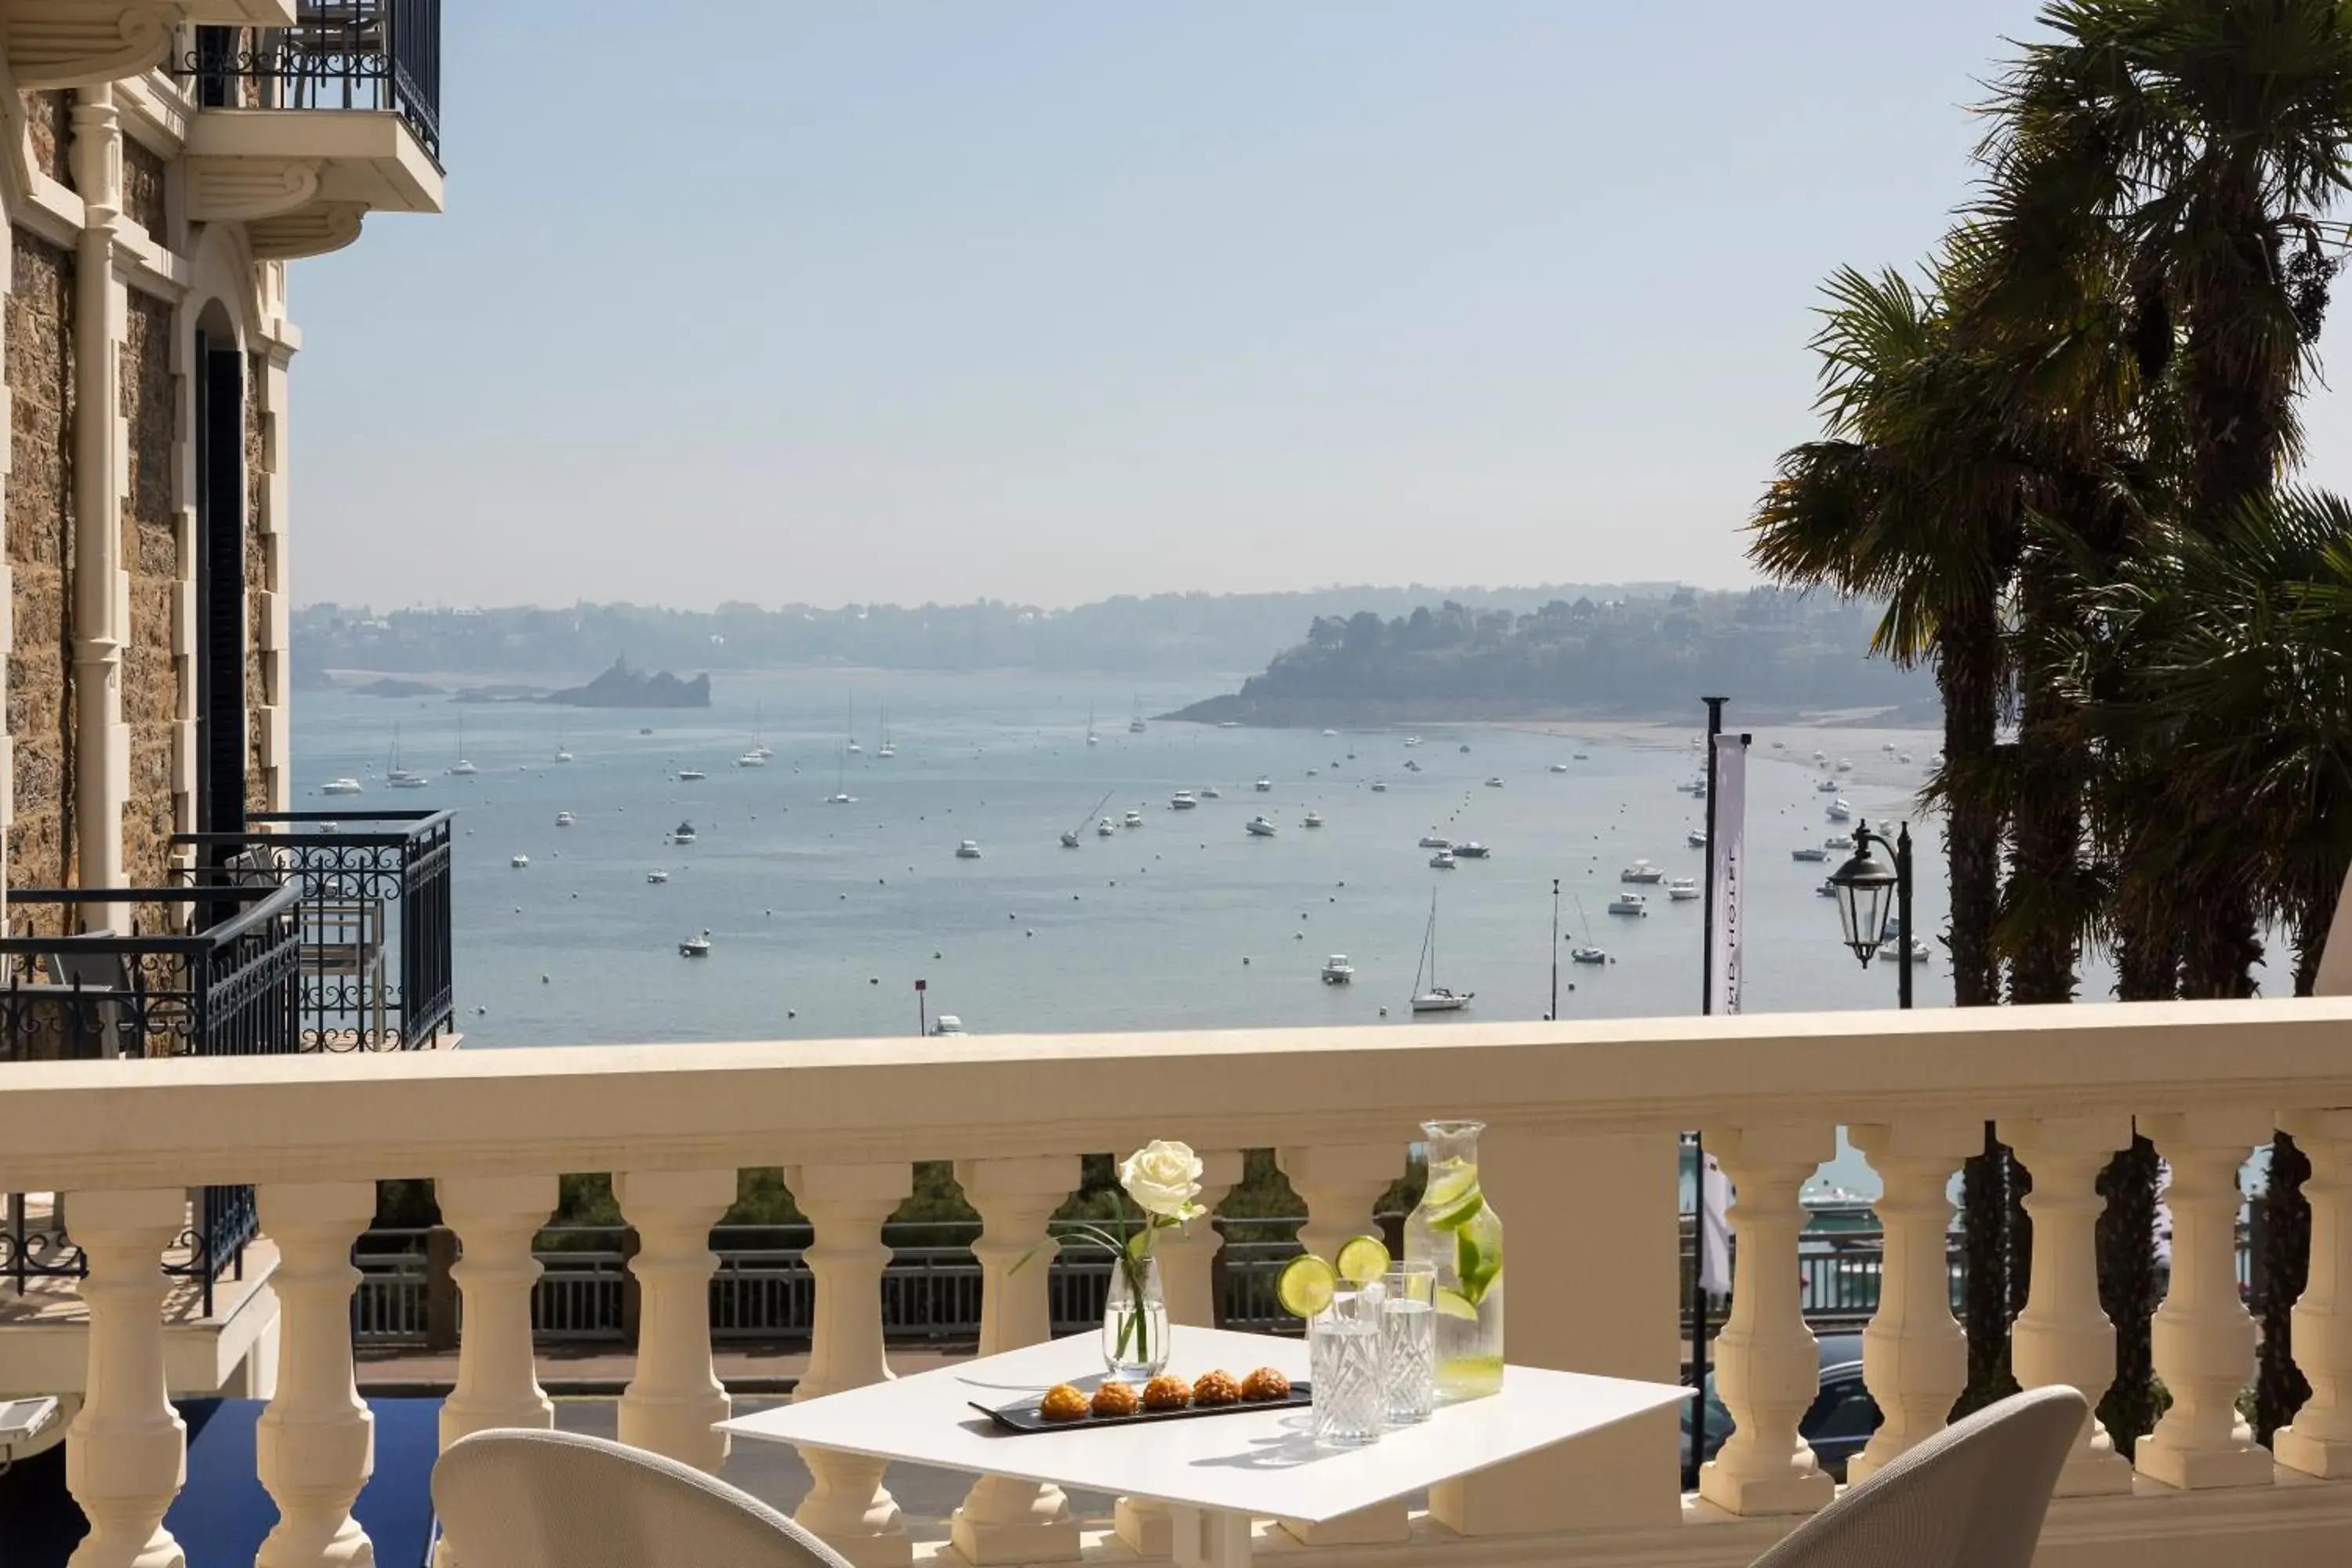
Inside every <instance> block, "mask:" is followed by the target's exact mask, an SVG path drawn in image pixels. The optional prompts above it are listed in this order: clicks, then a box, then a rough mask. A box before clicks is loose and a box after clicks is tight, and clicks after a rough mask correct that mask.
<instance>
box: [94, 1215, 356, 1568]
mask: <svg viewBox="0 0 2352 1568" xmlns="http://www.w3.org/2000/svg"><path fill="white" fill-rule="evenodd" d="M259 1205H260V1220H261V1228H262V1230H263V1231H264V1232H265V1233H267V1234H268V1237H269V1238H270V1239H271V1240H272V1241H275V1242H276V1243H277V1244H278V1272H277V1273H276V1274H275V1275H273V1276H272V1277H271V1279H270V1285H271V1288H272V1289H275V1290H276V1291H277V1292H278V1310H279V1318H278V1325H279V1326H278V1334H279V1340H278V1392H277V1393H276V1394H275V1395H274V1396H272V1398H271V1399H270V1401H269V1405H268V1408H267V1409H265V1410H264V1411H263V1412H262V1413H261V1419H260V1421H259V1423H258V1424H257V1426H256V1427H255V1430H254V1436H253V1443H254V1467H255V1468H256V1469H257V1471H258V1472H259V1474H260V1477H261V1484H262V1485H263V1487H265V1488H267V1489H268V1492H269V1496H270V1500H272V1501H274V1502H276V1503H277V1505H278V1523H277V1525H276V1526H275V1527H274V1528H273V1529H271V1531H269V1536H268V1539H267V1540H265V1541H264V1542H262V1543H261V1551H260V1552H259V1554H258V1555H257V1557H256V1558H255V1559H254V1562H255V1564H256V1568H367V1565H368V1564H370V1563H373V1562H374V1561H375V1548H374V1547H373V1544H372V1543H371V1542H369V1540H368V1536H367V1531H363V1530H362V1529H361V1528H360V1525H359V1521H357V1520H355V1519H353V1518H352V1503H353V1502H355V1501H356V1500H358V1498H359V1495H360V1489H362V1487H364V1486H366V1485H367V1479H368V1477H369V1476H370V1475H371V1474H373V1472H374V1469H375V1417H374V1415H372V1414H371V1413H370V1412H369V1410H368V1407H367V1405H366V1403H365V1402H364V1401H363V1400H362V1399H361V1398H360V1392H359V1385H358V1384H357V1383H356V1382H355V1381H354V1379H353V1377H352V1288H353V1287H354V1286H356V1285H357V1284H358V1283H359V1278H360V1271H359V1270H358V1269H356V1268H352V1241H353V1240H354V1239H356V1238H357V1237H358V1236H359V1234H360V1232H362V1231H363V1230H365V1229H366V1228H367V1227H368V1225H369V1223H370V1222H371V1221H372V1220H373V1219H374V1217H375V1184H374V1183H373V1182H320V1183H288V1184H272V1185H268V1186H264V1187H263V1188H262V1189H261V1191H260V1194H259ZM75 1217H76V1218H77V1219H79V1217H80V1216H79V1215H76V1216H75Z"/></svg>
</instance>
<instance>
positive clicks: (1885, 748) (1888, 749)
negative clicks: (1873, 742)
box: [1878, 741, 1895, 757]
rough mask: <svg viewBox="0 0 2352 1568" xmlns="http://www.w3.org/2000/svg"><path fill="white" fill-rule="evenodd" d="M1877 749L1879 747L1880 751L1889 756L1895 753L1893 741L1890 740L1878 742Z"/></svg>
mask: <svg viewBox="0 0 2352 1568" xmlns="http://www.w3.org/2000/svg"><path fill="white" fill-rule="evenodd" d="M1878 749H1879V750H1880V751H1882V752H1885V753H1886V754H1887V755H1888V756H1890V757H1891V756H1893V755H1894V754H1895V742H1892V741H1885V742H1880V743H1879V747H1878Z"/></svg>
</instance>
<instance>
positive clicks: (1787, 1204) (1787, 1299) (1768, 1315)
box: [1698, 1125, 1837, 1514]
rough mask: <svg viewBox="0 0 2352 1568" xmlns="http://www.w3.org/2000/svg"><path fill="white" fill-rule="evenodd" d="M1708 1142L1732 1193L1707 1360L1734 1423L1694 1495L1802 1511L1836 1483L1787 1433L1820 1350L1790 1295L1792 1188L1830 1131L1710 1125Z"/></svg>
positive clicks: (1815, 1380)
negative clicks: (1724, 1310)
mask: <svg viewBox="0 0 2352 1568" xmlns="http://www.w3.org/2000/svg"><path fill="white" fill-rule="evenodd" d="M1707 1148H1708V1151H1709V1152H1712V1153H1713V1154H1714V1155H1715V1156H1716V1157H1717V1159H1718V1160H1719V1161H1720V1162H1721V1163H1722V1165H1723V1168H1724V1171H1725V1173H1727V1174H1728V1175H1729V1176H1730V1178H1731V1184H1732V1189H1733V1194H1734V1197H1733V1202H1732V1207H1731V1230H1732V1236H1733V1239H1734V1242H1735V1245H1736V1247H1737V1251H1736V1253H1735V1255H1734V1269H1735V1273H1734V1276H1733V1279H1732V1288H1731V1316H1730V1318H1729V1319H1728V1320H1727V1321H1726V1322H1725V1323H1724V1326H1723V1329H1722V1331H1721V1332H1719V1333H1717V1335H1716V1337H1715V1365H1716V1386H1717V1389H1718V1390H1719V1391H1720V1392H1721V1394H1722V1395H1723V1403H1724V1406H1725V1408H1727V1410H1729V1411H1730V1412H1731V1419H1732V1421H1733V1423H1734V1424H1735V1425H1736V1426H1738V1431H1736V1432H1734V1433H1733V1434H1732V1435H1731V1437H1730V1439H1729V1441H1727V1442H1726V1443H1725V1444H1724V1446H1723V1447H1722V1449H1721V1450H1720V1451H1719V1452H1717V1455H1716V1457H1715V1458H1713V1459H1711V1460H1709V1461H1707V1463H1706V1465H1704V1466H1703V1467H1701V1468H1700V1470H1699V1476H1698V1490H1699V1496H1700V1497H1702V1498H1704V1499H1705V1500H1706V1501H1708V1502H1711V1503H1713V1504H1715V1505H1716V1506H1717V1508H1721V1509H1724V1510H1727V1511H1729V1512H1731V1513H1738V1514H1769V1513H1811V1512H1812V1511H1813V1510H1816V1509H1818V1508H1820V1507H1821V1506H1822V1504H1824V1503H1826V1502H1828V1501H1829V1500H1830V1497H1831V1495H1832V1493H1833V1492H1834V1491H1835V1490H1836V1489H1835V1487H1834V1486H1832V1484H1831V1481H1830V1478H1829V1477H1828V1476H1827V1475H1826V1474H1824V1473H1823V1472H1822V1469H1821V1468H1820V1467H1819V1466H1818V1465H1816V1464H1815V1463H1814V1460H1813V1451H1812V1448H1811V1446H1810V1445H1808V1444H1807V1443H1806V1442H1805V1440H1804V1439H1803V1438H1802V1437H1800V1436H1797V1423H1798V1422H1799V1421H1801V1420H1802V1419H1803V1418H1804V1414H1805V1412H1806V1411H1807V1410H1808V1409H1810V1408H1811V1405H1812V1403H1813V1400H1814V1398H1815V1397H1816V1396H1817V1395H1818V1394H1819V1393H1820V1389H1821V1361H1820V1347H1819V1346H1818V1345H1817V1344H1816V1343H1815V1342H1814V1340H1813V1334H1812V1331H1811V1329H1808V1328H1807V1327H1805V1315H1804V1310H1803V1303H1802V1301H1801V1298H1800V1281H1799V1277H1798V1270H1797V1235H1798V1233H1799V1232H1800V1231H1801V1230H1802V1229H1804V1226H1805V1211H1804V1207H1803V1205H1801V1204H1800V1203H1799V1202H1798V1201H1797V1194H1798V1191H1799V1189H1800V1188H1801V1187H1802V1186H1803V1185H1804V1184H1805V1181H1806V1179H1807V1178H1809V1177H1810V1176H1811V1175H1812V1173H1813V1172H1814V1171H1815V1170H1816V1169H1817V1168H1818V1167H1819V1166H1820V1165H1821V1163H1822V1161H1824V1160H1827V1159H1828V1158H1829V1157H1830V1156H1831V1155H1832V1154H1833V1153H1835V1152H1836V1151H1837V1140H1836V1137H1835V1135H1834V1133H1833V1132H1832V1130H1831V1129H1829V1128H1827V1127H1811V1126H1805V1127H1796V1126H1786V1125H1783V1126H1775V1127H1745V1128H1740V1129H1738V1130H1737V1131H1730V1132H1726V1133H1721V1134H1717V1133H1715V1132H1713V1131H1710V1132H1709V1134H1708V1139H1707Z"/></svg>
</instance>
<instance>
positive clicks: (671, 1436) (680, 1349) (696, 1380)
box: [613, 1171, 735, 1475]
mask: <svg viewBox="0 0 2352 1568" xmlns="http://www.w3.org/2000/svg"><path fill="white" fill-rule="evenodd" d="M613 1197H614V1200H615V1201H616V1202H617V1203H619V1205H621V1214H622V1216H623V1217H624V1218H625V1219H626V1220H627V1221H628V1222H629V1223H630V1224H631V1225H632V1226H635V1227H636V1232H637V1255H636V1256H635V1258H631V1259H629V1272H630V1273H631V1274H633V1275H634V1276H635V1278H636V1281H637V1374H636V1376H635V1377H633V1378H631V1379H630V1380H629V1386H628V1387H627V1388H626V1389H625V1390H623V1391H622V1394H621V1404H620V1409H619V1412H618V1415H619V1435H620V1439H621V1441H622V1442H624V1443H629V1444H634V1445H635V1447H640V1448H650V1449H652V1450H653V1451H654V1452H655V1453H656V1454H667V1455H668V1456H669V1457H670V1458H673V1459H676V1460H677V1461H678V1462H679V1463H680V1464H685V1465H692V1466H694V1467H696V1468H698V1469H704V1470H709V1471H710V1472H711V1473H712V1474H714V1475H715V1474H717V1473H718V1470H719V1466H721V1465H722V1464H724V1463H726V1461H727V1447H728V1444H727V1434H726V1433H724V1432H715V1431H713V1430H711V1426H712V1423H714V1422H719V1421H724V1420H726V1419H727V1416H728V1415H729V1413H730V1409H731V1405H730V1401H729V1399H728V1397H727V1390H726V1389H725V1388H724V1387H722V1386H721V1385H720V1384H719V1376H718V1373H716V1372H714V1371H713V1370H712V1369H711V1365H710V1276H711V1273H712V1271H713V1270H715V1269H716V1268H718V1267H719V1255H718V1254H717V1253H715V1252H713V1251H711V1250H710V1227H711V1226H714V1225H717V1224H718V1223H719V1216H720V1215H724V1214H725V1213H726V1212H727V1209H728V1206H729V1205H731V1204H733V1203H734V1201H735V1173H734V1172H732V1171H625V1172H620V1173H615V1174H614V1177H613Z"/></svg>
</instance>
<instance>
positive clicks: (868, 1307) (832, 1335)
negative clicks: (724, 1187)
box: [784, 1161, 915, 1568]
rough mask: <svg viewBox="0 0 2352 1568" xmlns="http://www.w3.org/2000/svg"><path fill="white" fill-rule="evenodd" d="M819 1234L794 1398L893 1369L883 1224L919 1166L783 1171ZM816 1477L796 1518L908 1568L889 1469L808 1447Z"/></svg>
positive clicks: (844, 1550)
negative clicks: (885, 1323) (812, 1307)
mask: <svg viewBox="0 0 2352 1568" xmlns="http://www.w3.org/2000/svg"><path fill="white" fill-rule="evenodd" d="M784 1184H785V1185H786V1186H788V1187H790V1188H791V1189H792V1193H793V1198H794V1199H795V1200H797V1201H798V1202H799V1204H800V1206H801V1212H802V1213H803V1214H804V1215H808V1217H809V1224H810V1225H811V1226H813V1227H814V1230H815V1233H816V1234H815V1239H814V1241H813V1242H812V1243H811V1244H810V1246H809V1249H808V1254H807V1257H808V1268H809V1272H810V1273H811V1274H812V1275H814V1276H815V1279H816V1325H815V1329H814V1332H813V1333H812V1334H811V1335H810V1342H809V1364H808V1372H807V1374H806V1375H804V1376H803V1378H802V1379H801V1380H800V1384H799V1386H797V1387H796V1388H794V1389H793V1398H794V1399H796V1400H799V1399H816V1398H820V1397H822V1396H823V1395H824V1394H837V1393H839V1392H840V1391H841V1390H843V1389H845V1388H863V1387H865V1386H866V1384H869V1383H879V1382H881V1381H882V1380H883V1379H885V1378H887V1377H888V1376H889V1375H890V1363H889V1360H888V1358H887V1356H885V1355H884V1353H883V1347H882V1270H883V1269H884V1268H887V1267H888V1265H889V1262H890V1249H889V1248H888V1247H885V1246H884V1245H883V1244H882V1222H883V1221H884V1220H886V1219H888V1218H889V1217H890V1214H891V1211H892V1210H894V1209H896V1208H897V1207H898V1205H900V1204H902V1203H904V1202H906V1200H907V1196H908V1194H909V1193H911V1192H913V1191H914V1184H915V1177H914V1168H913V1166H911V1165H910V1164H908V1163H906V1162H904V1161H893V1162H889V1163H880V1164H871V1163H866V1164H826V1165H794V1166H787V1167H786V1168H785V1170H784ZM800 1456H801V1462H802V1463H803V1464H805V1465H806V1466H808V1468H809V1476H810V1478H811V1479H812V1481H813V1482H814V1485H813V1487H812V1488H811V1489H810V1491H809V1494H808V1496H807V1498H806V1499H804V1500H803V1501H802V1503H801V1506H800V1508H799V1509H798V1510H796V1511H795V1512H794V1513H793V1518H794V1519H796V1520H798V1521H800V1522H801V1523H802V1524H804V1525H806V1526H807V1527H808V1528H809V1529H811V1530H813V1531H816V1532H817V1534H819V1535H820V1536H823V1537H824V1540H825V1541H826V1542H828V1543H830V1544H831V1545H832V1547H833V1549H834V1550H835V1551H836V1552H840V1553H841V1554H842V1555H843V1556H844V1557H846V1558H848V1559H849V1560H850V1561H851V1562H852V1563H856V1564H857V1568H900V1565H902V1564H905V1563H911V1562H913V1561H914V1552H915V1548H914V1542H913V1541H912V1540H911V1539H910V1538H909V1537H908V1534H907V1524H906V1521H905V1519H904V1518H903V1517H902V1516H901V1515H900V1513H899V1511H898V1500H897V1499H896V1498H894V1497H892V1496H891V1495H890V1490H889V1489H888V1488H887V1487H886V1486H884V1485H883V1484H882V1477H883V1473H884V1472H885V1471H886V1470H887V1469H888V1468H889V1467H888V1466H887V1464H885V1463H883V1461H881V1460H880V1459H869V1458H866V1456H864V1455H863V1454H845V1453H841V1452H839V1451H837V1450H835V1449H832V1448H803V1449H801V1450H800Z"/></svg>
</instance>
